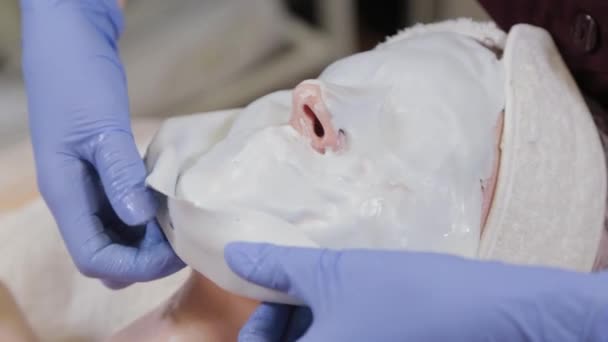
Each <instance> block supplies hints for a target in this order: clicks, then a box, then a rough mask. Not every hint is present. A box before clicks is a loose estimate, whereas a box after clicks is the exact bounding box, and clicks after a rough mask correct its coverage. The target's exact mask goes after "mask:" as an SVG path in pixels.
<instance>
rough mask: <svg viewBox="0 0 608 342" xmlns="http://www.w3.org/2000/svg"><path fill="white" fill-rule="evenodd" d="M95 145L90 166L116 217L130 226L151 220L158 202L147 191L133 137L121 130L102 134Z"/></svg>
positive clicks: (144, 173) (141, 161) (143, 169)
mask: <svg viewBox="0 0 608 342" xmlns="http://www.w3.org/2000/svg"><path fill="white" fill-rule="evenodd" d="M95 144H96V146H95V147H94V151H95V153H94V155H93V158H92V159H93V160H92V163H93V164H94V165H95V168H96V169H97V173H98V174H99V177H100V178H101V182H102V184H103V188H104V191H105V193H106V196H107V197H108V199H109V200H110V203H111V204H112V208H113V209H114V211H115V212H116V214H117V215H118V217H119V218H120V219H121V220H122V221H123V222H124V223H126V224H127V225H130V226H135V225H141V224H143V223H145V222H148V221H150V220H151V219H152V218H154V216H155V215H156V210H157V208H158V201H157V199H156V197H155V196H154V194H153V193H152V192H151V191H150V190H149V189H147V188H146V185H145V179H146V174H147V173H146V168H145V166H144V163H143V160H142V159H141V157H140V155H139V152H138V151H137V147H136V145H135V141H134V140H133V136H132V135H131V134H129V133H126V132H122V131H117V132H110V133H103V134H101V135H99V137H98V138H97V139H96V141H95Z"/></svg>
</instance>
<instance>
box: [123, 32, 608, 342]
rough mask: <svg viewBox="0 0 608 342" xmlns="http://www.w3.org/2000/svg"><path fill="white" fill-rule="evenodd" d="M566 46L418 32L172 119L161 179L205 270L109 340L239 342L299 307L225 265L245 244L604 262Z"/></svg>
mask: <svg viewBox="0 0 608 342" xmlns="http://www.w3.org/2000/svg"><path fill="white" fill-rule="evenodd" d="M558 57H559V55H558V52H557V50H556V48H555V46H554V45H553V43H552V41H551V39H550V38H549V36H548V35H547V34H546V33H545V32H544V31H542V30H540V29H536V28H533V27H529V26H516V27H515V28H513V29H512V31H511V32H510V33H509V35H508V37H507V36H506V35H504V33H502V32H501V31H499V30H498V29H496V28H495V27H494V26H492V25H486V24H475V23H471V22H468V21H459V22H455V23H453V22H449V23H440V24H434V25H428V26H422V27H415V28H412V29H410V30H408V31H406V32H404V33H401V34H399V35H397V36H396V37H393V38H391V39H389V40H388V41H387V42H386V43H384V44H382V45H380V46H379V47H378V48H376V49H375V50H372V51H369V52H365V53H361V54H357V55H354V56H351V57H348V58H345V59H343V60H340V61H337V62H335V63H334V64H332V65H331V66H329V67H328V68H327V69H326V70H325V71H324V72H323V73H322V74H321V75H320V76H319V77H318V79H316V80H308V81H304V82H302V83H300V85H298V86H297V87H296V88H295V89H294V90H292V91H281V92H276V93H273V94H270V95H268V96H265V97H263V98H261V99H259V100H257V101H255V102H254V103H252V104H251V105H249V106H247V107H246V108H244V109H242V110H233V111H222V112H216V113H208V114H201V115H195V116H189V117H183V118H176V119H171V120H169V121H168V122H166V123H165V125H164V126H163V127H162V128H161V130H160V131H159V133H158V134H157V136H156V138H155V139H154V141H153V142H152V144H151V146H150V148H149V150H148V154H147V161H146V162H147V165H148V168H149V171H150V172H151V174H150V177H149V179H148V182H149V184H150V185H151V186H152V187H153V188H155V189H156V190H158V191H159V192H160V193H161V194H163V195H165V196H166V197H167V198H168V200H167V205H168V208H167V209H168V212H166V213H165V216H164V217H162V216H163V215H162V214H161V217H159V220H160V221H161V225H162V226H163V229H164V231H165V233H166V235H167V236H168V238H169V240H170V242H171V244H172V246H173V247H174V249H175V250H176V252H177V253H178V255H179V256H180V257H181V258H182V259H183V260H184V261H185V262H186V263H187V264H189V265H190V266H191V267H192V268H193V272H192V275H191V277H190V279H189V280H188V281H187V283H186V284H185V285H184V286H183V288H182V289H180V290H179V291H178V292H177V293H176V294H175V295H174V296H173V297H172V298H171V299H170V300H169V301H167V302H166V303H165V304H164V305H163V306H161V307H159V308H158V309H156V310H155V311H153V312H151V313H149V314H148V315H146V316H144V317H142V318H141V319H139V320H137V321H136V322H134V323H133V324H131V325H130V326H128V327H126V328H125V329H124V330H122V331H121V332H119V333H117V334H116V335H115V336H114V337H113V339H114V340H116V341H132V340H147V341H148V340H157V341H168V340H170V339H171V338H175V337H179V338H182V339H184V340H193V341H194V340H213V341H220V340H226V341H231V340H234V339H235V338H236V336H237V334H238V330H239V328H240V327H241V326H242V324H243V323H244V322H245V320H246V319H247V317H248V316H249V315H250V314H251V312H252V311H253V310H254V308H255V306H256V305H257V303H258V302H257V301H258V300H264V301H274V302H284V303H293V302H294V301H293V299H292V298H289V297H286V296H285V295H282V294H279V293H275V292H273V291H270V290H266V289H262V288H259V287H257V286H255V285H252V284H249V283H246V282H244V281H242V280H240V279H239V278H237V277H236V276H235V275H234V274H232V273H231V272H230V271H228V268H227V266H226V265H225V263H224V261H223V253H222V250H223V247H224V245H225V244H226V243H227V242H230V241H236V240H251V241H267V242H275V243H283V244H292V245H301V246H313V247H330V248H376V249H401V250H424V251H437V252H444V253H450V254H457V255H462V256H467V257H479V258H486V259H498V260H502V261H507V262H514V263H522V264H536V265H550V266H558V267H562V268H566V269H573V270H579V271H591V270H592V269H597V268H599V266H601V265H600V264H601V262H602V260H601V258H600V256H601V255H600V254H598V251H599V250H602V249H601V248H600V246H599V241H600V236H601V234H602V231H603V225H604V213H605V210H606V204H605V198H606V170H605V165H604V155H603V150H602V145H601V142H600V139H599V137H598V133H597V129H596V127H595V125H594V123H593V121H592V119H591V116H590V113H589V111H588V109H587V107H586V106H585V104H584V102H583V100H582V98H581V96H580V94H579V93H578V90H577V88H576V86H575V85H574V83H573V81H572V79H571V78H570V76H569V74H568V72H567V70H566V68H565V67H564V65H563V63H561V61H560V60H559V58H558ZM541 76H542V77H541ZM582 175H584V181H581V179H582ZM525 227H531V228H530V229H527V228H525ZM548 239H551V241H552V242H553V243H551V244H548V243H547V241H549V240H548ZM602 241H603V240H602ZM596 259H597V260H596ZM594 260H595V263H594ZM210 279H211V280H210Z"/></svg>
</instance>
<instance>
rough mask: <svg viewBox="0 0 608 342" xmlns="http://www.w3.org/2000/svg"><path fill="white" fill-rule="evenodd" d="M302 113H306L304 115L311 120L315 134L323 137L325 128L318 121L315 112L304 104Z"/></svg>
mask: <svg viewBox="0 0 608 342" xmlns="http://www.w3.org/2000/svg"><path fill="white" fill-rule="evenodd" d="M304 113H306V116H307V117H308V118H309V119H310V120H311V121H312V127H313V130H314V132H315V135H316V136H317V137H319V138H323V136H325V128H323V124H322V123H321V121H319V118H318V117H317V115H315V112H314V111H313V110H312V109H311V108H310V107H309V106H308V105H304Z"/></svg>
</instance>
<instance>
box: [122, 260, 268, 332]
mask: <svg viewBox="0 0 608 342" xmlns="http://www.w3.org/2000/svg"><path fill="white" fill-rule="evenodd" d="M258 304H259V303H258V302H256V301H253V300H250V299H247V298H242V297H239V296H236V295H233V294H230V293H228V292H226V291H224V290H222V289H221V288H219V287H218V286H217V285H215V284H214V283H212V282H211V281H210V280H209V279H207V278H205V277H203V276H202V275H201V274H200V273H198V272H196V271H193V272H192V274H191V275H190V277H189V278H188V280H187V281H186V283H185V284H184V285H183V286H182V288H181V289H179V290H178V291H177V292H176V293H175V294H174V295H173V296H172V297H171V298H170V299H169V300H168V301H167V302H166V303H165V304H163V305H161V307H159V308H157V309H156V310H154V311H152V312H150V313H148V314H146V315H145V316H143V317H141V318H140V319H138V320H137V321H135V322H133V323H132V324H130V325H129V326H128V327H126V328H125V329H123V330H122V331H120V332H118V333H117V334H115V335H114V336H112V337H111V338H110V341H112V342H122V341H124V342H130V341H151V342H154V341H158V342H161V341H162V342H166V341H184V342H187V341H193V342H194V341H218V342H222V341H236V340H237V336H238V332H239V330H240V328H241V327H242V326H243V325H244V324H245V322H246V321H247V319H248V318H249V316H250V315H251V314H252V313H253V311H254V310H255V308H256V307H257V305H258Z"/></svg>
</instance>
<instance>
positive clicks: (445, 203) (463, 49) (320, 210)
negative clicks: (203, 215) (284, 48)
mask: <svg viewBox="0 0 608 342" xmlns="http://www.w3.org/2000/svg"><path fill="white" fill-rule="evenodd" d="M502 73H503V70H502V65H501V63H500V61H499V60H498V59H497V58H496V55H495V54H494V53H493V52H492V51H490V50H488V49H487V48H485V47H484V46H482V45H480V44H479V43H478V42H476V41H475V40H473V39H470V38H466V37H463V36H460V35H457V34H451V33H433V34H426V35H423V36H420V37H415V38H411V39H407V40H402V41H397V42H393V43H391V44H387V45H384V46H381V47H380V48H378V49H376V50H373V51H369V52H365V53H361V54H357V55H354V56H351V57H348V58H345V59H342V60H340V61H338V62H336V63H334V64H332V65H331V66H329V67H328V68H327V69H326V70H325V71H324V72H323V73H322V74H321V75H320V76H319V78H318V79H316V80H310V81H305V82H303V83H302V84H300V85H299V86H298V87H296V88H295V89H294V90H293V91H291V92H279V93H274V94H271V95H269V96H267V97H264V98H262V99H260V100H258V101H256V102H254V103H253V104H252V105H250V106H248V107H247V108H246V109H244V110H243V111H242V112H241V113H240V114H239V116H238V117H237V119H236V121H235V122H234V123H233V125H232V127H231V129H230V132H229V133H228V134H227V136H225V137H224V138H223V139H221V140H220V141H219V142H218V143H217V144H216V145H214V146H213V147H212V148H211V150H209V151H208V152H207V153H205V154H203V155H202V156H200V157H199V158H198V160H196V161H193V163H192V166H191V167H190V168H189V169H187V170H186V171H185V172H183V173H182V175H181V178H180V180H179V183H178V192H179V195H180V196H181V197H183V198H186V199H188V200H191V201H192V202H194V203H196V204H197V205H198V206H200V207H203V208H206V209H213V208H216V209H218V208H221V210H222V211H224V212H227V211H228V212H230V211H234V212H235V217H238V212H239V210H253V211H256V212H261V213H264V214H267V215H271V216H273V217H274V218H278V219H279V220H280V221H281V222H283V223H284V224H285V227H286V228H285V229H298V230H299V231H301V232H304V234H306V235H307V236H308V237H309V238H310V239H311V240H313V241H315V242H316V243H318V244H319V245H321V246H324V247H335V248H345V247H373V248H397V249H410V250H411V249H422V250H435V251H443V252H454V253H457V254H464V255H474V254H475V252H476V247H477V243H478V240H479V231H480V226H481V223H480V220H481V219H480V218H481V216H482V215H481V211H482V202H483V200H482V191H481V184H482V183H483V182H484V181H485V180H487V179H489V178H490V177H491V175H492V174H493V166H494V165H495V164H494V161H495V158H496V155H495V142H496V130H495V125H496V123H497V121H498V118H499V113H500V112H501V111H502V109H503V107H504V99H503V97H504V89H503V74H502ZM290 98H291V100H290ZM203 194H204V195H203Z"/></svg>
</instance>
